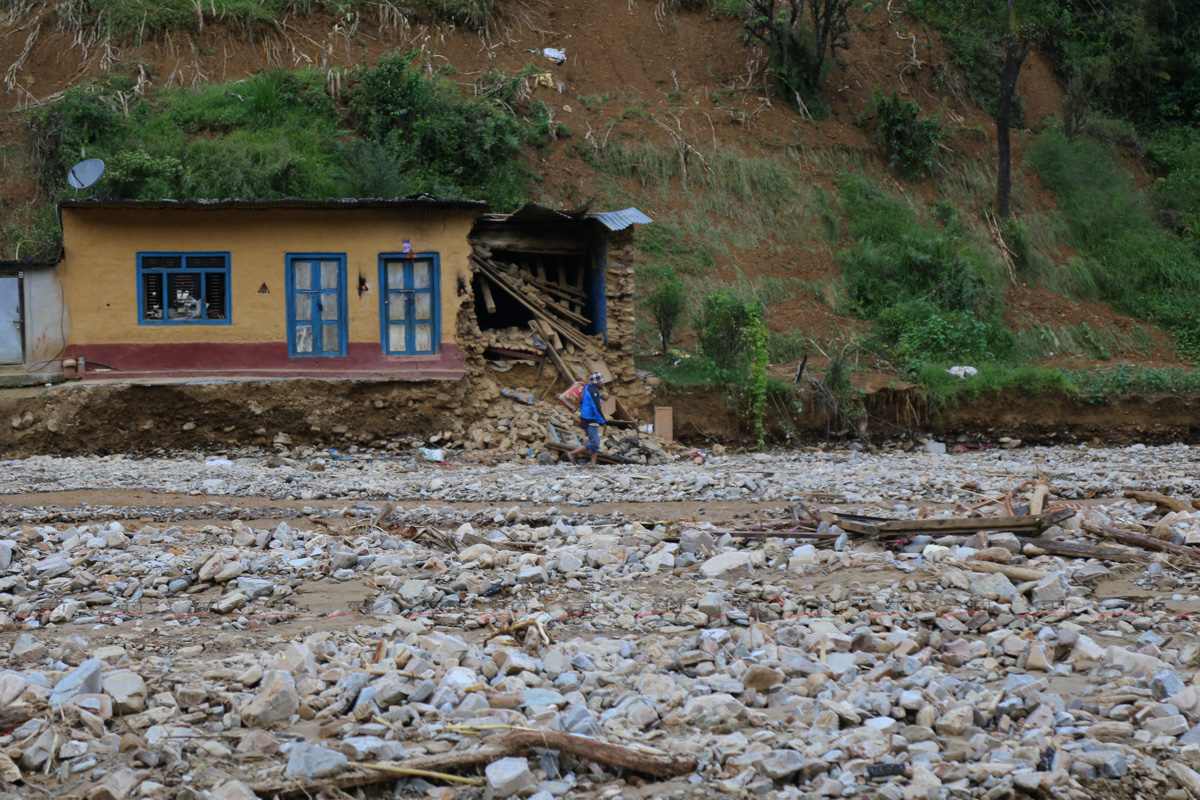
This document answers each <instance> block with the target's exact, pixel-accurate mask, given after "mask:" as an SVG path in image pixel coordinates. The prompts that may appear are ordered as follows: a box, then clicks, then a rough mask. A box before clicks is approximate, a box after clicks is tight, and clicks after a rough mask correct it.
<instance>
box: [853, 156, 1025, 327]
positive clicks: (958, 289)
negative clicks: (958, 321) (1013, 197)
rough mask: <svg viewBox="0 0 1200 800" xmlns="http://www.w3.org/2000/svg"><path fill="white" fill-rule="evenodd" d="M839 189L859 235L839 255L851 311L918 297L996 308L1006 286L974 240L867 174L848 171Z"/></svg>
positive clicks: (868, 314)
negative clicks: (940, 224)
mask: <svg viewBox="0 0 1200 800" xmlns="http://www.w3.org/2000/svg"><path fill="white" fill-rule="evenodd" d="M839 187H840V189H841V201H842V208H843V210H845V212H846V216H847V218H848V220H849V222H850V232H851V234H852V236H853V237H854V239H855V246H854V247H852V248H850V249H847V250H843V251H842V252H841V253H839V254H838V262H839V263H840V264H841V267H842V280H843V291H844V293H845V296H846V298H847V300H848V302H849V304H850V309H849V310H851V311H852V312H854V313H855V314H857V315H858V316H860V317H863V318H866V319H876V318H878V316H879V314H880V313H881V312H882V311H883V310H884V309H886V308H888V307H890V306H892V305H895V304H897V303H908V302H913V301H924V302H928V303H930V304H931V305H933V306H934V307H936V308H940V309H944V310H960V311H964V312H967V313H971V314H974V315H976V316H978V317H980V318H984V319H988V318H991V317H992V316H993V315H995V313H996V312H997V311H998V310H999V308H1000V305H1001V298H1002V294H1003V285H1002V283H1001V281H1000V279H999V277H998V275H997V274H996V271H995V269H994V267H993V266H992V265H991V264H990V263H989V262H988V260H987V257H986V256H985V255H984V253H983V252H982V251H981V250H980V249H979V248H978V247H977V246H976V245H975V244H974V243H973V242H971V241H970V240H968V239H967V238H966V237H965V236H963V235H961V234H960V233H959V232H957V231H955V230H953V229H950V228H947V229H946V230H941V231H939V230H935V229H933V228H932V227H929V226H925V225H922V224H920V223H919V222H918V220H917V219H916V217H915V215H914V214H913V212H912V209H911V208H909V206H908V204H907V203H905V202H904V201H903V200H901V199H900V198H897V197H895V196H894V195H891V194H888V193H886V192H884V191H883V190H881V189H880V188H879V187H877V186H876V185H874V184H873V183H871V182H870V181H868V180H867V179H866V178H863V177H859V176H851V177H848V178H845V179H843V180H842V181H841V182H840V184H839Z"/></svg>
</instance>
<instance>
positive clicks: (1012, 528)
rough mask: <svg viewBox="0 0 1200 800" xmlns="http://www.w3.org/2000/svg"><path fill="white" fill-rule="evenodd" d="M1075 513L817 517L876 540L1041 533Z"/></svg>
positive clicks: (830, 515) (837, 515)
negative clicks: (909, 517) (910, 517)
mask: <svg viewBox="0 0 1200 800" xmlns="http://www.w3.org/2000/svg"><path fill="white" fill-rule="evenodd" d="M1074 515H1075V511H1074V509H1069V508H1068V509H1063V510H1062V511H1056V512H1054V513H1053V514H1037V515H1033V514H1030V515H1025V516H1019V517H969V518H957V517H956V518H950V519H884V518H880V517H862V516H856V515H853V514H831V513H830V512H828V511H823V512H821V518H822V519H824V520H826V521H828V522H829V523H831V524H833V525H837V526H838V527H839V528H841V529H842V530H846V531H850V532H852V533H859V534H862V535H864V536H873V537H876V538H880V539H893V538H898V537H907V536H915V535H919V534H931V535H939V534H963V533H974V532H976V531H996V532H1001V531H1007V532H1012V533H1020V532H1038V533H1041V532H1042V531H1044V530H1045V529H1046V528H1049V527H1050V526H1051V525H1056V524H1058V523H1059V522H1062V521H1064V520H1067V519H1069V518H1071V517H1073V516H1074Z"/></svg>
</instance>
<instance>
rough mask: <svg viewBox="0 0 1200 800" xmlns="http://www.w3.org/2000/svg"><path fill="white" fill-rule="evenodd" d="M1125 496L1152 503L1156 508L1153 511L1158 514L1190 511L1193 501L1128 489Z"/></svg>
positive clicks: (1140, 501)
mask: <svg viewBox="0 0 1200 800" xmlns="http://www.w3.org/2000/svg"><path fill="white" fill-rule="evenodd" d="M1125 497H1127V498H1129V499H1130V500H1136V501H1138V502H1139V503H1154V505H1155V506H1157V508H1156V509H1155V511H1156V512H1157V513H1159V514H1168V513H1170V512H1172V511H1192V510H1194V509H1193V502H1192V501H1190V500H1176V499H1175V498H1174V497H1167V496H1166V495H1165V494H1159V493H1158V492H1139V491H1133V490H1131V491H1128V492H1126V493H1125Z"/></svg>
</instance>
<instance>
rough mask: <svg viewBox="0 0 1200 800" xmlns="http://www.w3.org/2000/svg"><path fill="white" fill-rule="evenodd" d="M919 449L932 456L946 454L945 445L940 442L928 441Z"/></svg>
mask: <svg viewBox="0 0 1200 800" xmlns="http://www.w3.org/2000/svg"><path fill="white" fill-rule="evenodd" d="M921 449H922V450H924V451H925V452H926V453H928V454H930V455H933V456H944V455H946V445H944V444H943V443H941V442H929V443H927V444H926V445H925V446H924V447H922V448H921Z"/></svg>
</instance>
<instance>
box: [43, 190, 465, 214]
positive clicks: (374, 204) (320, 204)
mask: <svg viewBox="0 0 1200 800" xmlns="http://www.w3.org/2000/svg"><path fill="white" fill-rule="evenodd" d="M59 205H60V207H62V208H155V209H162V208H179V209H187V210H195V209H202V208H204V209H218V210H240V209H271V208H302V209H320V210H326V209H331V210H343V211H344V210H349V209H355V208H377V209H400V208H461V209H471V210H480V211H482V210H484V209H486V208H487V203H486V202H485V201H483V200H467V199H465V198H461V197H434V196H433V195H429V194H420V195H413V196H411V197H397V198H393V199H391V200H384V199H382V198H378V197H376V198H353V197H348V198H343V199H340V200H339V199H329V200H302V199H300V198H297V197H285V198H282V199H280V200H119V199H113V200H108V199H104V198H98V199H88V198H79V199H73V200H63V201H62V202H61V203H60V204H59Z"/></svg>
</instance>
